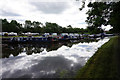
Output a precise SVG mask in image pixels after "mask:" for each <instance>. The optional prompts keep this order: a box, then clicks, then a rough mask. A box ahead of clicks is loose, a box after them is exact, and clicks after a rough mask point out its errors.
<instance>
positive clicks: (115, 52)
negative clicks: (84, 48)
mask: <svg viewBox="0 0 120 80" xmlns="http://www.w3.org/2000/svg"><path fill="white" fill-rule="evenodd" d="M119 53H120V37H113V38H111V39H110V40H109V41H108V42H107V43H105V44H104V45H103V46H102V47H101V48H99V49H98V51H97V52H96V53H95V54H94V55H93V56H92V57H91V58H90V59H89V60H88V62H87V63H86V65H85V66H84V67H83V68H81V69H80V70H79V71H78V73H77V76H76V78H120V77H119V76H120V75H119V74H120V70H119V64H120V62H119V60H120V59H119V57H118V56H120V54H119Z"/></svg>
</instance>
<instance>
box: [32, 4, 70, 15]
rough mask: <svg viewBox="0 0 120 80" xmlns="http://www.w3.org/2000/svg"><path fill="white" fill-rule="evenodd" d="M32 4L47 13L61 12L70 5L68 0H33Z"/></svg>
mask: <svg viewBox="0 0 120 80" xmlns="http://www.w3.org/2000/svg"><path fill="white" fill-rule="evenodd" d="M31 4H32V5H33V6H35V7H36V8H37V10H39V11H41V12H43V13H45V14H60V13H62V12H64V11H65V10H66V9H68V8H69V7H70V5H69V4H68V3H67V2H32V3H31Z"/></svg>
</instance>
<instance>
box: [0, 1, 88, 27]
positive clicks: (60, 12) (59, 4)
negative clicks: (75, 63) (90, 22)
mask: <svg viewBox="0 0 120 80" xmlns="http://www.w3.org/2000/svg"><path fill="white" fill-rule="evenodd" d="M80 7H81V1H75V0H66V1H63V0H60V1H58V0H1V2H0V11H1V12H0V17H1V18H2V19H4V18H7V19H8V20H9V21H10V20H17V21H18V22H21V23H24V21H25V20H31V21H40V22H42V23H45V22H52V23H57V24H59V25H61V26H64V27H65V26H68V25H72V26H73V27H80V28H85V27H86V26H87V24H86V23H85V20H86V16H87V15H86V14H85V13H86V11H87V10H88V9H87V8H85V9H83V10H82V11H79V8H80Z"/></svg>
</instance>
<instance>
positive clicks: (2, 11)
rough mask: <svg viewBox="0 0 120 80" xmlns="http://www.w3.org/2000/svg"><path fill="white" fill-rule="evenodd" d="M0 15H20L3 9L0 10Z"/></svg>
mask: <svg viewBox="0 0 120 80" xmlns="http://www.w3.org/2000/svg"><path fill="white" fill-rule="evenodd" d="M0 15H2V16H20V14H17V13H14V12H11V11H5V10H1V13H0Z"/></svg>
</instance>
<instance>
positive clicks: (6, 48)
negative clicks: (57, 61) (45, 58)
mask: <svg viewBox="0 0 120 80" xmlns="http://www.w3.org/2000/svg"><path fill="white" fill-rule="evenodd" d="M97 41H98V40H96V39H91V40H76V41H75V40H73V41H68V42H56V43H37V44H35V43H34V44H6V45H5V44H3V45H2V58H4V57H7V58H8V57H9V56H10V54H12V55H13V56H17V55H19V54H20V53H22V52H26V54H27V55H31V54H33V53H40V52H42V51H43V50H44V49H46V50H47V51H52V50H57V49H58V48H60V47H61V46H62V45H65V46H68V47H72V45H73V44H78V43H80V42H82V43H83V42H87V43H89V42H97Z"/></svg>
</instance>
